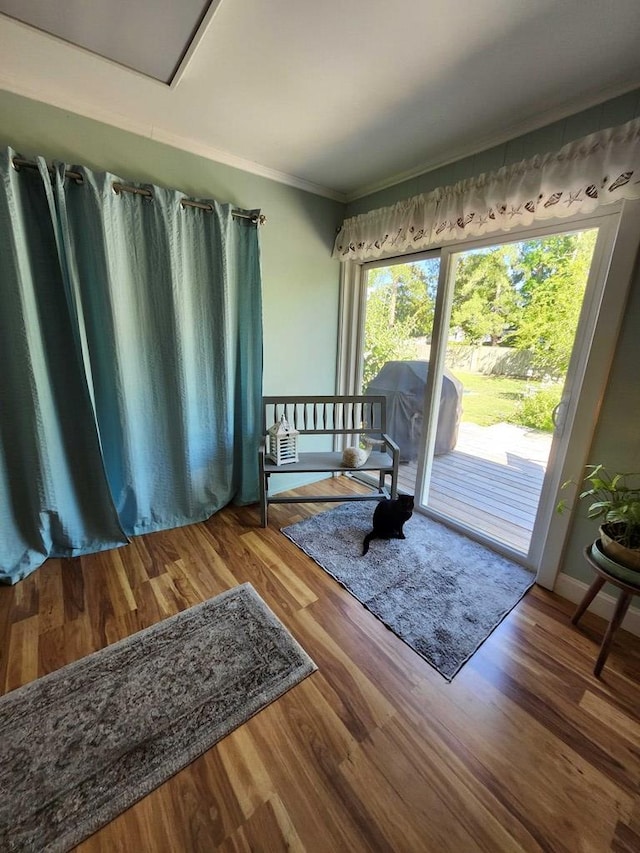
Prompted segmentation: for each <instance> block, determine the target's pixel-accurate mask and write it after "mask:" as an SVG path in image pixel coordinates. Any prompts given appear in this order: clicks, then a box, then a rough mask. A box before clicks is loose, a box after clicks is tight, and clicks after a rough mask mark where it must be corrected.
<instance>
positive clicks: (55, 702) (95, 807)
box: [0, 584, 316, 853]
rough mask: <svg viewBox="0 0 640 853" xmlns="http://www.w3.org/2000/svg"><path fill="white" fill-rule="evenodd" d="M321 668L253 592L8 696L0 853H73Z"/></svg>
mask: <svg viewBox="0 0 640 853" xmlns="http://www.w3.org/2000/svg"><path fill="white" fill-rule="evenodd" d="M315 669H316V666H315V664H314V663H313V661H312V660H311V658H309V656H308V655H307V654H306V652H304V651H303V649H302V648H301V647H300V646H299V645H298V643H297V642H296V641H295V640H294V638H293V637H292V636H291V634H289V632H288V631H287V630H286V628H284V626H283V625H282V624H281V623H280V622H279V621H278V619H277V618H276V617H275V616H274V614H273V613H272V612H271V610H269V608H268V607H267V606H266V604H265V603H264V602H263V601H262V599H261V598H260V597H259V596H258V595H257V593H256V592H255V590H254V589H253V587H252V586H251V585H250V584H243V585H242V586H238V587H235V588H234V589H231V590H228V591H227V592H224V593H222V594H221V595H219V596H216V597H215V598H212V599H210V600H209V601H206V602H204V603H203V604H198V605H196V606H195V607H192V608H190V609H189V610H185V611H183V612H182V613H179V614H177V615H176V616H173V617H171V618H170V619H166V620H165V621H163V622H159V623H157V624H156V625H153V626H152V627H150V628H147V629H145V630H144V631H140V632H139V633H137V634H134V635H132V636H131V637H128V638H127V639H125V640H122V641H121V642H118V643H115V644H114V645H112V646H108V647H107V648H105V649H102V650H101V651H99V652H96V653H95V654H92V655H89V656H88V657H85V658H83V659H81V660H79V661H76V662H75V663H72V664H69V665H68V666H66V667H64V668H63V669H60V670H58V671H57V672H54V673H51V674H50V675H47V676H45V677H43V678H40V679H38V680H37V681H34V682H32V683H30V684H27V685H25V686H24V687H21V688H19V689H17V690H14V691H13V692H11V693H8V694H7V695H6V696H3V697H2V698H0V792H1V793H0V850H2V851H3V853H9V851H37V853H40V851H65V850H68V849H69V848H70V847H73V846H74V845H76V844H78V843H79V842H80V841H82V839H84V838H86V837H87V836H88V835H90V834H91V833H92V832H95V831H96V830H97V829H99V828H100V827H101V826H103V825H104V824H105V823H107V822H108V821H109V820H111V819H113V818H114V817H116V816H117V815H118V814H120V813H121V812H122V811H124V810H125V809H126V808H128V807H129V806H131V805H132V804H133V803H135V802H136V801H137V800H139V799H141V798H142V797H143V796H145V795H146V794H148V793H149V792H150V791H152V790H153V789H154V788H155V787H157V786H158V785H160V784H161V783H162V782H164V781H165V780H166V779H168V778H169V777H170V776H171V775H172V774H174V773H176V772H177V771H178V770H180V769H182V768H183V767H185V766H186V765H187V764H188V763H189V762H191V761H193V760H194V759H195V758H196V757H197V756H199V755H201V754H202V753H203V752H205V751H206V750H207V749H209V747H211V746H212V745H213V744H214V743H216V742H217V741H219V740H220V739H221V738H223V737H224V736H225V735H226V734H228V733H229V732H231V731H232V730H233V729H234V728H236V727H237V726H238V725H240V724H241V723H243V722H245V721H246V720H247V719H248V718H249V717H251V716H252V715H253V714H255V713H256V712H257V711H259V710H260V709H261V708H264V707H265V706H266V705H267V704H269V703H270V702H272V701H273V700H274V699H277V698H278V697H279V696H281V695H282V694H283V693H285V692H286V691H287V690H288V689H289V688H291V687H293V685H295V684H297V683H298V682H299V681H301V680H302V679H303V678H305V677H306V676H307V675H309V674H310V673H311V672H313V671H314V670H315Z"/></svg>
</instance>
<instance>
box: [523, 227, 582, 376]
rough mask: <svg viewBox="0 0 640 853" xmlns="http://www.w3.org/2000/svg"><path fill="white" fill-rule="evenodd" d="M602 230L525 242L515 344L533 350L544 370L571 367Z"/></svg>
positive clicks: (557, 372)
mask: <svg viewBox="0 0 640 853" xmlns="http://www.w3.org/2000/svg"><path fill="white" fill-rule="evenodd" d="M596 234H597V232H596V231H595V230H594V231H582V232H580V233H578V234H559V235H555V236H552V237H544V238H541V239H539V240H527V241H525V242H523V243H521V244H519V246H520V252H519V257H518V269H519V272H520V275H521V277H522V286H521V290H520V293H521V305H522V307H521V311H520V316H519V318H518V322H517V324H516V330H515V334H514V344H515V346H517V347H518V348H519V349H528V350H530V351H531V352H532V353H533V356H534V364H535V367H536V369H537V372H538V373H539V374H544V373H548V374H550V375H552V376H556V377H561V376H564V374H565V373H566V371H567V368H568V366H569V358H570V357H571V350H572V349H573V341H574V335H575V329H576V326H577V324H578V319H579V316H580V309H581V307H582V300H583V296H584V289H585V286H586V282H587V276H588V275H589V267H590V265H591V258H592V256H593V249H594V246H595V240H596Z"/></svg>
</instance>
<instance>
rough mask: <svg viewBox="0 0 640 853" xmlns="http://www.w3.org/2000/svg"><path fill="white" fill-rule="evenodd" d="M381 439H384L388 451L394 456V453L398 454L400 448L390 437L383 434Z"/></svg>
mask: <svg viewBox="0 0 640 853" xmlns="http://www.w3.org/2000/svg"><path fill="white" fill-rule="evenodd" d="M382 438H383V439H384V442H385V444H386V445H388V447H389V448H390V450H391V451H392V453H393V455H394V456H395V455H396V453H400V448H399V447H398V445H397V444H396V443H395V441H394V440H393V439H392V438H391V436H389V435H387V433H386V432H383V433H382Z"/></svg>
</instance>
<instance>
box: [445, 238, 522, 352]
mask: <svg viewBox="0 0 640 853" xmlns="http://www.w3.org/2000/svg"><path fill="white" fill-rule="evenodd" d="M516 257H517V249H516V247H515V246H512V245H510V246H497V247H495V248H491V249H489V250H481V251H472V252H465V253H464V254H462V255H459V256H458V260H457V264H456V268H455V288H454V294H453V303H452V308H451V328H452V329H460V330H461V331H462V332H463V333H464V336H465V340H466V341H467V342H468V343H471V344H480V343H483V342H484V341H487V340H488V341H489V342H490V343H491V346H496V345H497V344H499V343H501V342H502V341H503V339H504V337H505V335H506V334H507V333H509V332H510V331H511V330H512V329H513V326H514V323H515V322H516V320H517V310H518V304H519V297H518V290H517V286H516V276H515V275H514V267H513V265H514V263H515V260H516Z"/></svg>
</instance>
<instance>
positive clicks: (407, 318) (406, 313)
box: [368, 258, 440, 338]
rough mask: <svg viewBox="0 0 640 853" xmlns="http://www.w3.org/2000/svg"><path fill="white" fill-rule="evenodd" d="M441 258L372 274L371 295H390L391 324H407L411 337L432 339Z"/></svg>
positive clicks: (373, 270) (385, 269) (395, 266)
mask: <svg viewBox="0 0 640 853" xmlns="http://www.w3.org/2000/svg"><path fill="white" fill-rule="evenodd" d="M439 267H440V261H439V259H438V258H434V259H427V260H424V261H414V262H412V263H407V264H393V265H391V266H387V267H378V268H377V269H372V270H371V271H370V272H369V277H368V289H369V293H371V292H373V291H374V290H375V291H378V290H380V289H383V288H384V289H387V290H388V291H389V295H388V299H389V322H390V323H391V325H393V324H394V323H395V322H396V321H399V322H401V323H407V324H408V325H409V326H410V328H411V329H412V337H420V336H425V337H427V338H430V337H431V329H432V326H433V312H434V306H435V293H436V289H437V286H438V271H439Z"/></svg>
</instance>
